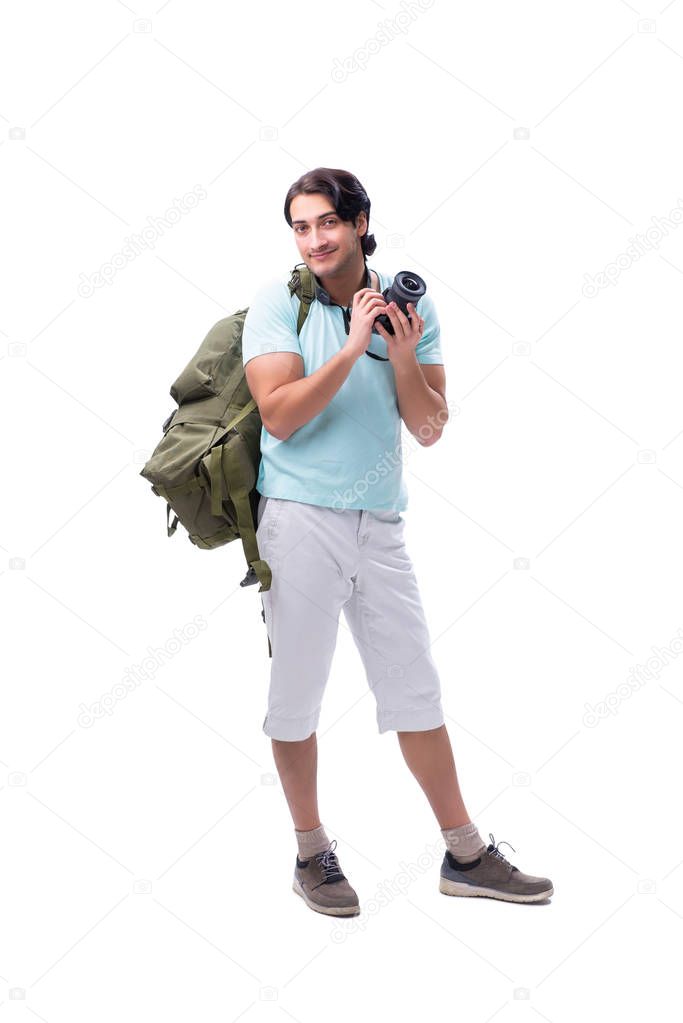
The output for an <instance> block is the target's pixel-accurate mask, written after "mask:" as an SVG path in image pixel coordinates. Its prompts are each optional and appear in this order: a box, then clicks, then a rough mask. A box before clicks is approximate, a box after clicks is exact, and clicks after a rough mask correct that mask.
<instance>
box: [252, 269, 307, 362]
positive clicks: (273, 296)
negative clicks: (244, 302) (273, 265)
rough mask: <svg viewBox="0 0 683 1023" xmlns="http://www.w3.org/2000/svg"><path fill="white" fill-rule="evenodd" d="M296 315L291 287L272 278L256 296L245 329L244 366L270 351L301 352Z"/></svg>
mask: <svg viewBox="0 0 683 1023" xmlns="http://www.w3.org/2000/svg"><path fill="white" fill-rule="evenodd" d="M296 319H297V318H296V314H295V312H294V304H293V302H292V299H291V297H290V293H289V288H288V286H287V284H286V283H285V282H284V281H281V280H279V279H278V278H273V279H272V280H270V281H268V282H267V284H264V285H263V286H262V287H261V288H259V290H258V291H257V292H256V294H255V295H254V299H253V301H252V303H251V304H250V305H249V307H248V309H247V314H246V316H245V318H244V327H243V328H242V365H243V366H246V364H247V363H248V362H249V360H250V359H253V358H254V357H255V356H257V355H266V354H268V353H269V352H293V353H294V354H295V355H301V357H302V358H303V353H302V351H301V346H300V345H299V338H298V336H297V332H296Z"/></svg>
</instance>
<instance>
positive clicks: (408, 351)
mask: <svg viewBox="0 0 683 1023" xmlns="http://www.w3.org/2000/svg"><path fill="white" fill-rule="evenodd" d="M407 308H408V312H409V313H410V319H408V317H407V316H406V315H405V314H404V313H402V312H401V310H400V309H399V307H398V306H397V305H396V303H395V302H391V303H390V304H389V305H388V306H387V307H386V310H385V311H386V315H387V316H388V317H389V319H390V320H391V325H392V327H393V328H394V335H393V337H392V335H391V334H390V333H389V332H388V331H387V330H385V328H384V327H383V326H382V324H381V323H377V324H375V326H376V328H377V331H378V333H379V334H381V336H382V337H383V338H384V340H385V341H386V343H387V355H388V356H389V361H390V362H391V363H392V364H393V365H394V366H402V365H406V364H407V363H410V362H414V361H415V349H416V348H417V344H418V342H419V340H420V339H421V337H422V334H423V332H424V326H425V321H424V320H423V318H422V317H421V316H418V315H417V312H416V309H415V306H414V305H413V303H412V302H408V306H407Z"/></svg>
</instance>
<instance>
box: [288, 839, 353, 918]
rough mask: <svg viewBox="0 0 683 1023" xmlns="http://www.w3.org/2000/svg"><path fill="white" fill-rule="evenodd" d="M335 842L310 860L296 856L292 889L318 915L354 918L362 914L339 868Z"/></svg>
mask: <svg viewBox="0 0 683 1023" xmlns="http://www.w3.org/2000/svg"><path fill="white" fill-rule="evenodd" d="M336 844H337V840H336V838H335V839H334V841H332V842H331V843H330V845H329V847H328V848H327V849H325V851H324V852H320V853H316V854H315V856H312V857H311V858H310V859H309V860H300V859H299V857H298V856H297V858H296V867H295V868H294V881H293V883H292V888H293V889H294V891H295V892H296V894H297V895H300V896H301V898H302V899H303V900H304V902H305V903H306V905H307V906H310V908H311V909H314V910H315V911H316V913H327V914H328V915H329V916H355V915H356V914H357V913H360V906H359V905H358V896H357V895H356V893H355V891H354V890H353V888H352V887H351V885H350V884H349V882H348V881H347V880H346V878H345V876H344V874H343V873H342V869H341V867H340V866H339V860H338V859H337V854H336V853H335V851H334V847H335V846H336Z"/></svg>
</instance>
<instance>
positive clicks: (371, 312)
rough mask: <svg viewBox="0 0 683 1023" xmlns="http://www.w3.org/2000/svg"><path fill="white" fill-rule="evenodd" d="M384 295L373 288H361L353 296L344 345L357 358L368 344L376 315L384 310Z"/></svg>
mask: <svg viewBox="0 0 683 1023" xmlns="http://www.w3.org/2000/svg"><path fill="white" fill-rule="evenodd" d="M386 309H387V304H386V302H385V301H384V296H383V295H382V294H381V293H380V292H379V291H375V289H374V288H361V289H360V291H357V292H356V293H355V295H354V296H353V306H352V307H351V326H350V329H349V336H348V338H347V340H346V345H345V347H346V348H348V349H349V350H350V351H351V352H352V353H353V355H354V358H359V357H360V356H361V355H362V354H363V352H364V351H365V350H366V348H367V347H368V345H369V344H370V340H371V337H372V325H373V323H374V322H375V319H376V317H377V316H379V315H380V314H381V313H383V312H386Z"/></svg>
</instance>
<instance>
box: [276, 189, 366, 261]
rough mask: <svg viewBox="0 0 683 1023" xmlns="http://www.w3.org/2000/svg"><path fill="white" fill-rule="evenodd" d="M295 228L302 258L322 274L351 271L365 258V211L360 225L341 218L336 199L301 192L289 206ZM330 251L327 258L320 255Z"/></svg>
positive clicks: (317, 193)
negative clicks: (336, 209) (362, 239)
mask: <svg viewBox="0 0 683 1023" xmlns="http://www.w3.org/2000/svg"><path fill="white" fill-rule="evenodd" d="M289 215H290V217H291V220H292V231H293V232H294V238H295V240H296V244H297V248H298V250H299V255H300V256H301V259H302V260H303V262H304V263H305V264H306V266H307V267H308V268H309V269H310V270H312V271H313V273H314V274H317V275H318V276H319V277H330V276H335V275H337V274H344V273H348V272H349V271H351V270H353V269H354V267H355V266H356V264H357V263H358V260H359V258H360V259H361V260H362V259H363V255H362V247H361V241H360V239H361V236H362V235H364V234H365V232H366V230H367V223H366V218H365V213H363V212H362V211H361V212H360V213H359V214H358V217H357V218H356V220H357V225H356V226H354V225H353V223H351V222H350V221H344V220H341V218H340V217H339V216H338V215H337V214H336V213H335V211H334V206H333V203H332V200H331V199H329V198H328V197H327V196H326V195H322V194H321V193H319V192H316V193H314V194H312V195H297V196H295V198H294V199H292V201H291V203H290V206H289ZM323 252H329V253H330V254H329V255H328V256H326V257H325V258H324V259H318V258H316V257H317V254H318V253H323Z"/></svg>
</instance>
